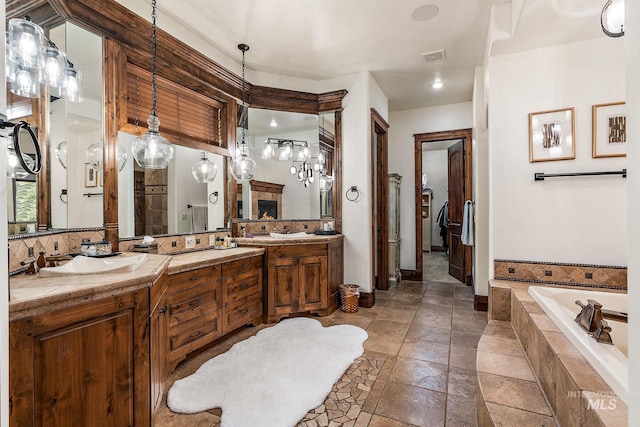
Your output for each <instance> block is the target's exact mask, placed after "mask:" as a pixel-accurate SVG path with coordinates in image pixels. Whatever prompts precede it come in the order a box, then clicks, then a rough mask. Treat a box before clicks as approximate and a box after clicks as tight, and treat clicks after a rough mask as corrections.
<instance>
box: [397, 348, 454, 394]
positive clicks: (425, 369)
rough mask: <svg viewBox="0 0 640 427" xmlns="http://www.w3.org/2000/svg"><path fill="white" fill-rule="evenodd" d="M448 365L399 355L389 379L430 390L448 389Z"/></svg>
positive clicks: (442, 390)
mask: <svg viewBox="0 0 640 427" xmlns="http://www.w3.org/2000/svg"><path fill="white" fill-rule="evenodd" d="M447 370H448V369H447V365H443V364H440V363H434V362H426V361H424V360H416V359H407V358H404V357H398V359H397V360H396V363H395V365H394V367H393V370H392V371H391V375H389V381H395V382H399V383H403V384H410V385H414V386H416V387H422V388H426V389H429V390H434V391H440V392H443V393H444V392H446V391H447Z"/></svg>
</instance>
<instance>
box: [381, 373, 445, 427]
mask: <svg viewBox="0 0 640 427" xmlns="http://www.w3.org/2000/svg"><path fill="white" fill-rule="evenodd" d="M445 405H446V394H444V393H439V392H436V391H432V390H425V389H423V388H420V387H414V386H411V385H407V384H401V383H396V382H393V381H387V384H386V386H385V388H384V390H383V391H382V396H381V397H380V401H379V402H378V406H377V407H376V410H375V414H377V415H381V416H383V417H387V418H391V419H393V420H398V421H402V422H404V423H407V424H413V425H416V426H420V427H428V426H443V425H444V415H445Z"/></svg>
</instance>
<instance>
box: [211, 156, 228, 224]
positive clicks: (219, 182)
mask: <svg viewBox="0 0 640 427" xmlns="http://www.w3.org/2000/svg"><path fill="white" fill-rule="evenodd" d="M209 160H211V162H213V164H215V165H216V166H217V167H218V173H217V175H216V178H215V179H214V180H213V182H210V183H208V184H207V203H208V205H209V209H208V211H207V212H208V225H207V227H208V229H209V230H215V229H216V228H222V227H226V226H227V224H226V223H225V219H226V218H225V217H224V213H225V206H224V189H225V188H227V186H226V185H225V182H224V161H225V158H224V157H223V156H214V155H211V154H209ZM214 191H217V192H218V201H217V202H215V203H211V201H212V200H215V197H213V196H211V193H213V192H214ZM209 196H211V200H209Z"/></svg>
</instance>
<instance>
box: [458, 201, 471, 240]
mask: <svg viewBox="0 0 640 427" xmlns="http://www.w3.org/2000/svg"><path fill="white" fill-rule="evenodd" d="M460 240H462V244H463V245H467V246H473V202H472V201H471V200H467V201H466V202H464V216H463V217H462V236H461V237H460Z"/></svg>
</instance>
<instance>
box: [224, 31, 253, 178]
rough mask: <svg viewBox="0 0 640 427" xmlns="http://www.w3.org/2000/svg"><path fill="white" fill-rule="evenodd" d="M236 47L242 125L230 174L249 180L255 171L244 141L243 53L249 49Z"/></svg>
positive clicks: (242, 44)
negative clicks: (240, 68) (240, 75)
mask: <svg viewBox="0 0 640 427" xmlns="http://www.w3.org/2000/svg"><path fill="white" fill-rule="evenodd" d="M238 49H240V50H241V51H242V117H241V119H240V125H241V126H242V140H241V142H240V144H236V152H235V154H234V156H233V158H232V159H231V162H230V163H231V165H230V166H231V167H230V171H231V176H233V178H234V179H235V180H236V181H249V180H250V179H252V178H253V175H254V174H255V172H256V162H255V160H253V159H252V158H251V157H250V156H249V147H247V144H246V142H245V133H246V132H245V122H246V117H247V106H246V104H245V60H244V54H245V52H246V51H248V50H249V46H248V45H246V44H244V43H241V44H239V45H238Z"/></svg>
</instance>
